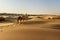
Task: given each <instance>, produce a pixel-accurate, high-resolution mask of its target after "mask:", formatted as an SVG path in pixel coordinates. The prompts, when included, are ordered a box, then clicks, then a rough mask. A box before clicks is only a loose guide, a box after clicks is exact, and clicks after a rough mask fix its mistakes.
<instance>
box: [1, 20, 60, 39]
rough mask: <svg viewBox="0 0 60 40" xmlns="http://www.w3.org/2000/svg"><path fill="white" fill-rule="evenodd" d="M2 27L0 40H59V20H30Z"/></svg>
mask: <svg viewBox="0 0 60 40" xmlns="http://www.w3.org/2000/svg"><path fill="white" fill-rule="evenodd" d="M5 24H6V25H5ZM2 25H5V26H0V27H2V28H0V40H60V20H48V21H47V20H41V19H31V20H29V21H25V22H22V23H21V24H17V23H4V24H2Z"/></svg>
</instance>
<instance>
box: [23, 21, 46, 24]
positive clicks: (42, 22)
mask: <svg viewBox="0 0 60 40" xmlns="http://www.w3.org/2000/svg"><path fill="white" fill-rule="evenodd" d="M44 23H47V22H46V21H27V22H22V24H44Z"/></svg>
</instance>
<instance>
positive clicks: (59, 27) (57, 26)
mask: <svg viewBox="0 0 60 40" xmlns="http://www.w3.org/2000/svg"><path fill="white" fill-rule="evenodd" d="M52 28H53V29H59V30H60V25H59V24H56V25H54V26H53V27H52Z"/></svg>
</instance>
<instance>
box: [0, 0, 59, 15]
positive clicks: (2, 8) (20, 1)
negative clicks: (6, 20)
mask: <svg viewBox="0 0 60 40" xmlns="http://www.w3.org/2000/svg"><path fill="white" fill-rule="evenodd" d="M0 13H20V14H22V13H23V14H24V13H27V14H58V15H60V0H0Z"/></svg>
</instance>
